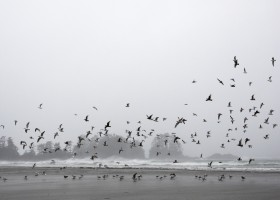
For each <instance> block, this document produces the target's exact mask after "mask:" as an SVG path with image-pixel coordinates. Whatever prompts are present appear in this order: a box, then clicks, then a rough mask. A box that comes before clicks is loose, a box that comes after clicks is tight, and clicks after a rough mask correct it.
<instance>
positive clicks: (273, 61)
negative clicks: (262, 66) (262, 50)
mask: <svg viewBox="0 0 280 200" xmlns="http://www.w3.org/2000/svg"><path fill="white" fill-rule="evenodd" d="M271 62H272V66H273V67H274V63H275V62H276V60H275V59H274V57H272V59H271Z"/></svg>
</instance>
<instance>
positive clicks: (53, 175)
mask: <svg viewBox="0 0 280 200" xmlns="http://www.w3.org/2000/svg"><path fill="white" fill-rule="evenodd" d="M36 173H39V175H38V176H35V174H36ZM44 173H45V174H46V175H43V174H44ZM135 173H137V175H136V180H133V179H132V177H133V174H135ZM172 173H175V175H176V176H175V177H174V178H172V176H170V174H172ZM206 174H207V176H204V175H206ZM81 175H83V176H81ZM0 176H1V181H0V194H1V196H0V199H1V200H2V199H3V200H4V199H14V200H18V199H21V200H22V199H28V200H33V199H34V200H35V199H41V200H45V199H46V200H47V199H73V200H74V199H75V200H76V199H88V200H94V199H190V200H191V199H208V200H209V199H213V200H214V199H215V200H218V199H244V200H245V199H246V200H248V199H254V200H261V199H266V200H268V199H275V200H276V199H279V198H280V190H279V189H280V174H279V173H268V172H266V173H260V172H225V171H189V170H159V169H94V168H66V169H62V170H61V169H60V168H55V167H53V168H35V169H32V168H27V167H5V168H4V167H2V168H0ZM25 176H27V180H25V178H24V177H25ZM64 176H68V177H67V178H64ZM73 176H75V179H73ZM230 176H232V178H230ZM241 176H243V177H245V180H242V178H241ZM200 177H205V180H203V178H200ZM221 177H224V178H223V179H222V180H220V181H219V180H218V179H220V178H221ZM4 178H6V179H7V180H6V181H4V180H3V179H4Z"/></svg>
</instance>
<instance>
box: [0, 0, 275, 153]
mask: <svg viewBox="0 0 280 200" xmlns="http://www.w3.org/2000/svg"><path fill="white" fill-rule="evenodd" d="M279 8H280V2H279V1H277V0H275V1H273V0H263V1H257V0H251V1H249V0H248V1H246V0H229V1H223V0H216V1H208V0H207V1H206V0H205V1H198V0H193V1H183V0H178V1H175V0H172V1H165V0H158V1H155V0H141V1H129V0H127V1H124V0H119V1H106V0H102V1H86V0H84V1H71V0H54V1H51V0H49V1H38V0H34V1H29V0H27V1H21V0H19V1H14V0H10V1H4V0H0V94H1V96H0V124H3V125H5V129H4V130H2V129H1V128H0V136H4V135H5V136H11V137H14V138H15V142H16V144H19V141H20V140H26V141H28V142H30V140H28V137H29V136H31V135H33V136H34V137H36V138H37V135H38V133H36V134H35V133H34V130H33V129H35V128H36V127H38V128H40V129H41V130H45V131H46V137H45V141H47V140H49V139H51V138H53V133H54V132H56V131H57V128H58V126H59V124H61V123H62V124H63V126H64V129H65V133H63V134H60V137H59V138H58V139H57V141H60V142H63V141H65V140H68V139H72V140H75V141H76V138H77V136H78V135H80V134H85V133H86V131H87V130H89V128H90V127H91V126H92V125H93V126H95V130H94V133H96V132H98V131H99V129H101V128H104V125H105V124H106V123H107V121H111V126H112V128H110V133H115V134H119V135H122V136H126V134H125V133H124V132H125V130H126V129H129V130H133V131H134V133H135V130H136V128H137V127H138V126H139V124H138V123H137V122H138V121H139V120H140V121H141V122H142V124H141V126H142V128H143V129H146V130H147V131H149V130H150V129H152V128H154V129H155V130H156V131H155V133H154V135H156V134H159V133H165V132H170V133H172V132H173V133H176V134H177V135H178V136H179V137H181V138H182V139H184V140H185V141H186V142H187V143H186V144H184V145H183V146H184V152H185V154H187V155H192V156H199V155H200V153H204V154H205V155H210V154H212V153H216V152H220V153H233V154H235V155H241V156H248V157H252V156H254V157H278V158H280V155H279V150H280V147H279V142H280V131H279V126H278V127H276V128H274V129H273V128H272V124H274V123H277V124H279V125H280V115H279V112H280V104H279V102H280V101H279V92H277V91H279V87H280V75H279V70H280V69H279V68H280V54H279V53H280V38H279V35H280V23H279V19H280V12H279ZM234 56H237V59H238V61H239V63H240V65H239V66H238V67H237V68H234V63H233V57H234ZM272 57H275V59H276V60H277V61H276V62H275V67H273V66H272V63H271V58H272ZM244 68H246V71H247V72H248V73H247V74H244V73H243V70H244ZM269 76H272V82H268V81H267V80H268V78H269ZM217 78H219V79H220V80H222V81H223V82H224V86H223V85H221V84H220V83H219V82H218V81H217ZM231 78H234V79H235V84H236V87H235V88H231V87H230V84H234V82H233V81H231V80H230V79H231ZM193 80H196V81H197V82H196V83H192V81H193ZM250 81H252V82H253V83H252V86H251V87H250V86H249V82H250ZM210 94H212V98H213V101H212V102H206V101H205V99H206V98H207V97H208V96H209V95H210ZM253 94H255V98H256V101H250V98H251V96H252V95H253ZM229 101H231V103H232V108H231V109H233V110H234V111H233V114H232V116H233V117H234V119H235V122H234V124H233V125H231V123H230V114H229V109H230V108H228V107H227V105H228V102H229ZM262 102H263V103H264V104H265V105H264V106H263V108H262V109H259V106H260V104H261V103H262ZM41 103H43V106H42V107H43V109H38V106H39V104H41ZM126 103H130V107H129V108H126V107H125V105H126ZM184 104H188V105H184ZM93 106H96V107H97V108H98V111H96V110H94V109H93V108H92V107H93ZM253 106H256V107H258V108H257V109H259V110H260V112H261V113H260V115H259V116H258V117H257V118H254V117H252V113H249V112H248V109H249V108H252V107H253ZM241 107H243V108H244V109H245V111H244V112H242V113H240V112H239V110H240V108H241ZM270 109H274V110H275V112H274V115H273V116H270V118H269V125H266V124H263V122H264V120H265V119H266V118H267V117H268V113H269V110H270ZM193 113H196V114H197V115H198V116H197V117H195V116H193ZM218 113H223V115H222V117H221V122H220V123H217V121H218V120H217V114H218ZM74 114H77V116H75V115H74ZM148 114H153V116H155V117H156V116H158V117H160V120H159V121H160V122H158V123H156V122H152V121H148V120H147V119H146V115H148ZM86 115H89V120H90V121H89V122H88V123H87V122H85V121H84V120H83V119H84V118H85V116H86ZM163 117H166V118H167V120H166V121H165V122H163V121H162V118H163ZM178 117H184V118H186V119H187V120H188V121H187V123H186V124H185V125H184V124H180V125H179V126H178V128H176V129H175V128H174V125H175V123H176V120H177V119H178ZM244 117H248V118H249V120H248V129H247V132H246V133H243V130H244V129H243V119H244ZM203 119H206V120H207V122H203ZM14 120H18V124H17V126H14V124H13V123H14V122H13V121H14ZM29 121H30V126H31V129H32V131H31V132H30V133H28V134H26V133H25V132H24V129H23V128H24V127H25V124H26V123H27V122H29ZM126 121H130V122H131V123H130V124H129V125H127V124H126ZM260 124H262V125H263V127H264V128H263V129H259V128H258V127H259V125H260ZM235 127H236V128H237V131H233V132H232V133H230V137H229V138H226V137H225V136H226V133H228V129H229V128H235ZM207 131H211V135H212V137H210V138H208V139H207V138H206V132H207ZM194 132H197V133H198V139H200V142H201V145H196V144H194V143H192V142H191V138H190V134H192V133H194ZM266 134H269V137H270V139H268V140H265V139H264V138H263V137H264V136H265V135H266ZM246 137H248V138H250V139H251V141H250V144H252V145H253V148H252V149H249V148H248V147H247V146H246V147H244V148H240V147H237V143H238V140H239V139H240V138H243V139H245V138H246ZM152 138H153V137H152ZM152 138H150V139H149V140H147V141H146V143H145V146H146V148H147V149H148V147H149V145H150V144H149V143H150V141H151V139H152ZM232 138H235V139H236V141H231V142H230V143H227V139H232ZM42 142H44V140H42ZM222 143H224V144H225V147H226V148H225V149H222V148H220V146H221V144H222Z"/></svg>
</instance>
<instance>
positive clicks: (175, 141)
mask: <svg viewBox="0 0 280 200" xmlns="http://www.w3.org/2000/svg"><path fill="white" fill-rule="evenodd" d="M179 139H181V138H179V137H178V136H176V137H175V138H174V140H173V142H174V143H177V140H179Z"/></svg>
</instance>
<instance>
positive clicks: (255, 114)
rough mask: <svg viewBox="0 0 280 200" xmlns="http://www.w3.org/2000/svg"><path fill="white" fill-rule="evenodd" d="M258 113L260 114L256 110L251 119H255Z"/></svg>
mask: <svg viewBox="0 0 280 200" xmlns="http://www.w3.org/2000/svg"><path fill="white" fill-rule="evenodd" d="M259 113H260V112H259V111H258V110H256V111H255V112H254V114H253V115H252V116H253V117H257V114H259Z"/></svg>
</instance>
